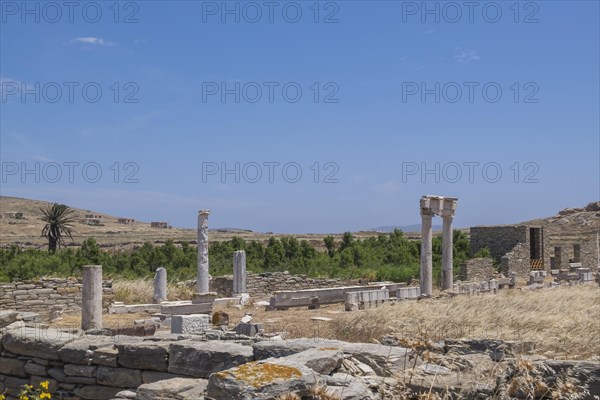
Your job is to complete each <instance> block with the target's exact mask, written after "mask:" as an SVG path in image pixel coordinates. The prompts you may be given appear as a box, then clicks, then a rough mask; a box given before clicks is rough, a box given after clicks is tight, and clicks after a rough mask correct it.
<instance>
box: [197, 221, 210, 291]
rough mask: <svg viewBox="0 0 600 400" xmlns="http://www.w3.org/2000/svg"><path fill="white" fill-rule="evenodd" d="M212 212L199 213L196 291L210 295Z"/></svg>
mask: <svg viewBox="0 0 600 400" xmlns="http://www.w3.org/2000/svg"><path fill="white" fill-rule="evenodd" d="M209 215H210V211H208V210H200V211H199V212H198V276H197V280H196V291H197V292H198V293H208V289H209V276H208V216H209Z"/></svg>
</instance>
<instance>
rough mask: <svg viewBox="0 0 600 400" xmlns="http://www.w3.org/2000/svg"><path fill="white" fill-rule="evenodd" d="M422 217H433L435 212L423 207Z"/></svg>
mask: <svg viewBox="0 0 600 400" xmlns="http://www.w3.org/2000/svg"><path fill="white" fill-rule="evenodd" d="M421 218H424V219H432V218H433V213H432V212H431V210H429V209H421Z"/></svg>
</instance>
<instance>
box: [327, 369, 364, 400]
mask: <svg viewBox="0 0 600 400" xmlns="http://www.w3.org/2000/svg"><path fill="white" fill-rule="evenodd" d="M325 379H326V382H325V383H326V385H327V391H328V392H329V393H331V394H333V395H336V396H338V397H339V398H340V399H344V400H375V399H376V397H375V395H374V394H373V392H372V391H371V390H370V389H369V387H368V386H367V385H366V384H365V382H363V381H362V380H360V379H357V378H355V377H353V376H351V375H348V374H341V373H337V374H333V375H332V376H325Z"/></svg>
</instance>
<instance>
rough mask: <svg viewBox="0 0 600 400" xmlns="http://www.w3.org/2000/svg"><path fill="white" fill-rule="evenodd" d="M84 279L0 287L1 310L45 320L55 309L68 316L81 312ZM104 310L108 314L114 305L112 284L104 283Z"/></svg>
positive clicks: (32, 281)
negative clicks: (38, 315) (36, 316)
mask: <svg viewBox="0 0 600 400" xmlns="http://www.w3.org/2000/svg"><path fill="white" fill-rule="evenodd" d="M81 285H82V284H81V279H73V278H70V279H67V278H41V279H40V280H31V281H23V282H11V283H0V307H1V308H2V309H4V310H7V309H9V310H17V311H31V312H36V313H39V314H41V315H42V317H44V318H46V317H47V316H48V312H49V311H50V308H51V307H53V306H62V307H64V310H65V312H69V311H80V310H81ZM102 286H103V288H102V289H103V296H102V306H103V308H104V309H105V311H106V312H108V307H109V305H110V303H111V302H112V301H113V298H114V294H113V289H112V281H103V282H102Z"/></svg>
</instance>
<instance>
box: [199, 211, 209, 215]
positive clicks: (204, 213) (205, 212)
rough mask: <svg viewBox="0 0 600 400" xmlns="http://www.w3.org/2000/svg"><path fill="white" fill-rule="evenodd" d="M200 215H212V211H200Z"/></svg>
mask: <svg viewBox="0 0 600 400" xmlns="http://www.w3.org/2000/svg"><path fill="white" fill-rule="evenodd" d="M198 215H203V216H204V215H210V210H200V211H198Z"/></svg>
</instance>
